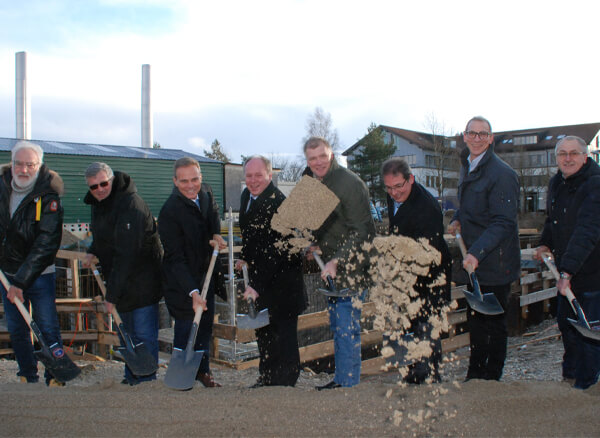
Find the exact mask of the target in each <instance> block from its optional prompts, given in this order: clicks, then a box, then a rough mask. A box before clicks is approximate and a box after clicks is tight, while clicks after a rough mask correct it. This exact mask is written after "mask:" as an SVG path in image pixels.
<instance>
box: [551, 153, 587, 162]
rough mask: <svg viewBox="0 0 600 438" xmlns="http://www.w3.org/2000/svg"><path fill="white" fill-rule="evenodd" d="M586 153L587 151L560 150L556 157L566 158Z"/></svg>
mask: <svg viewBox="0 0 600 438" xmlns="http://www.w3.org/2000/svg"><path fill="white" fill-rule="evenodd" d="M583 154H585V152H577V151H571V152H565V151H560V152H557V153H556V157H557V158H560V159H561V160H562V159H564V158H567V157H569V158H577V157H578V156H580V155H583Z"/></svg>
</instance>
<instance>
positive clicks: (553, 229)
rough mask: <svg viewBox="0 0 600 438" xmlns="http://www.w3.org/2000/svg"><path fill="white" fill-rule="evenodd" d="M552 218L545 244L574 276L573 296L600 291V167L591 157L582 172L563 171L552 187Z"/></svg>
mask: <svg viewBox="0 0 600 438" xmlns="http://www.w3.org/2000/svg"><path fill="white" fill-rule="evenodd" d="M546 212H547V213H548V217H547V218H546V223H545V225H544V231H543V232H542V239H541V244H542V245H546V246H547V247H548V248H550V249H551V250H552V252H553V253H554V256H555V257H556V262H557V267H558V268H559V270H560V271H566V272H568V273H570V274H572V275H573V278H572V280H571V286H572V289H573V293H574V294H575V295H579V294H580V293H582V292H589V291H596V290H600V167H599V166H598V164H596V162H595V161H593V160H592V159H590V158H588V159H587V161H586V163H585V164H584V165H583V167H582V168H581V169H580V170H579V172H577V173H575V174H574V175H571V176H570V177H568V178H566V179H565V178H564V177H563V175H562V173H561V172H560V170H559V171H558V173H557V174H556V175H554V176H553V177H552V179H551V180H550V183H549V185H548V198H547V201H546Z"/></svg>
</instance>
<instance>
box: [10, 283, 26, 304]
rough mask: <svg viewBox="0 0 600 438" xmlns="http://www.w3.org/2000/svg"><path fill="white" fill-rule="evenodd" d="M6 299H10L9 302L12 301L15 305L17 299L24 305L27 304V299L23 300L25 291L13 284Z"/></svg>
mask: <svg viewBox="0 0 600 438" xmlns="http://www.w3.org/2000/svg"><path fill="white" fill-rule="evenodd" d="M6 298H8V301H10V302H11V303H13V304H14V303H15V299H17V300H19V301H20V302H22V303H23V302H25V299H24V298H23V289H20V288H18V287H17V286H14V285H12V284H11V285H10V287H9V288H8V292H7V293H6Z"/></svg>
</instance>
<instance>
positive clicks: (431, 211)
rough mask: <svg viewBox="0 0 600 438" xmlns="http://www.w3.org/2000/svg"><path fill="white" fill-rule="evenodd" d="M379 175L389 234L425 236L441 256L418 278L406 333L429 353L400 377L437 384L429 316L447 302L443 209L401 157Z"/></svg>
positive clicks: (436, 349) (437, 350)
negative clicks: (417, 307)
mask: <svg viewBox="0 0 600 438" xmlns="http://www.w3.org/2000/svg"><path fill="white" fill-rule="evenodd" d="M381 174H382V177H383V185H384V188H385V191H386V192H387V194H388V196H387V204H388V217H389V218H390V224H389V231H390V234H397V235H401V236H406V237H410V238H411V239H415V240H416V239H419V238H421V237H424V238H426V239H427V240H428V241H429V244H430V245H431V246H432V247H434V248H435V249H437V250H438V251H439V252H440V254H441V256H442V258H441V263H439V264H437V265H435V264H432V265H431V267H430V269H429V273H428V274H427V275H426V276H419V277H418V279H417V283H416V285H415V291H417V292H418V294H419V295H418V297H416V298H415V299H420V300H423V303H424V304H423V307H422V310H421V312H420V313H419V316H417V317H416V318H415V319H414V320H413V321H411V324H412V325H411V327H410V330H408V332H412V333H413V334H414V337H415V339H417V340H419V341H422V340H428V341H429V343H430V346H431V350H432V353H431V355H430V356H428V357H422V358H421V359H420V360H418V361H417V362H415V363H414V364H413V365H411V366H410V367H409V370H408V374H407V375H406V376H404V378H403V380H404V381H405V382H406V383H415V384H421V383H423V382H425V381H431V382H439V381H440V375H439V363H440V361H441V359H442V342H441V338H440V337H439V336H437V337H435V339H434V337H432V335H431V334H432V330H433V327H432V325H431V323H430V322H429V317H430V316H431V315H439V314H440V311H441V310H442V308H443V306H444V304H446V302H447V301H449V300H450V281H451V280H450V278H451V274H452V269H451V264H452V258H451V256H450V251H449V250H448V245H447V244H446V241H445V240H444V223H443V217H442V209H441V208H440V205H439V203H438V202H437V200H436V199H435V198H434V197H433V196H432V195H431V193H429V192H428V191H427V189H426V188H425V187H423V186H422V185H421V184H419V183H418V182H416V181H415V176H414V175H413V173H412V170H411V168H410V166H409V165H408V163H407V162H406V161H404V160H403V159H402V158H400V157H393V158H390V159H389V160H387V161H385V162H384V163H383V165H382V166H381ZM440 275H444V276H445V281H444V282H443V284H438V285H436V286H431V284H432V283H434V282H435V283H437V279H438V277H439V276H440Z"/></svg>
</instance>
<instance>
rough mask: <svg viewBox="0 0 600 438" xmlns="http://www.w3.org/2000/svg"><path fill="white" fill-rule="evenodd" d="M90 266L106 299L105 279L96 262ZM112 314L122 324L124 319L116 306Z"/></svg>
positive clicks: (117, 322) (113, 307) (118, 323)
mask: <svg viewBox="0 0 600 438" xmlns="http://www.w3.org/2000/svg"><path fill="white" fill-rule="evenodd" d="M90 268H91V269H92V273H93V274H94V277H95V278H96V282H97V283H98V286H100V292H102V296H103V297H104V300H105V301H106V285H105V284H104V280H103V279H102V276H101V275H100V272H99V271H98V267H97V266H96V263H93V262H92V264H91V265H90ZM110 314H111V315H112V316H113V318H114V319H115V323H116V324H117V325H118V326H120V325H121V324H122V323H123V321H122V320H121V317H120V316H119V312H117V309H115V306H112V309H111V311H110Z"/></svg>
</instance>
